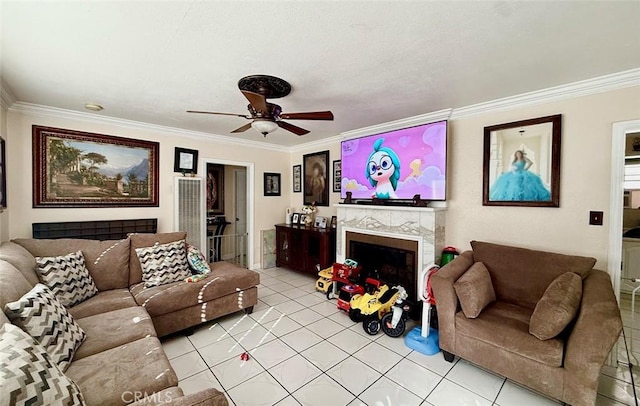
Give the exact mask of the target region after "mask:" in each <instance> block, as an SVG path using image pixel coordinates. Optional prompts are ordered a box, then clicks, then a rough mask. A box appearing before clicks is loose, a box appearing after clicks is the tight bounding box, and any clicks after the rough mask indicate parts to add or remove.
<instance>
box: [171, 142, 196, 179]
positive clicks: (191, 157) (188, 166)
mask: <svg viewBox="0 0 640 406" xmlns="http://www.w3.org/2000/svg"><path fill="white" fill-rule="evenodd" d="M173 171H174V172H181V173H198V151H197V150H195V149H186V148H180V147H176V149H175V156H174V159H173Z"/></svg>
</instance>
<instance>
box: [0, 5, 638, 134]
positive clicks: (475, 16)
mask: <svg viewBox="0 0 640 406" xmlns="http://www.w3.org/2000/svg"><path fill="white" fill-rule="evenodd" d="M0 4H1V5H0V7H1V18H2V21H1V23H2V31H1V33H2V39H1V41H2V42H1V54H0V57H1V64H0V69H1V72H0V73H1V74H2V77H3V78H4V80H5V81H6V82H7V83H8V84H9V86H10V87H11V89H12V90H13V92H14V93H15V94H16V96H17V99H18V100H19V101H23V102H30V103H37V104H43V105H48V106H54V107H59V108H65V109H71V110H79V111H84V109H83V105H84V103H86V102H90V101H91V102H97V103H101V104H103V105H104V106H105V110H104V111H103V112H101V113H98V114H101V115H106V116H112V117H118V118H124V119H130V120H137V121H142V122H148V123H154V124H160V125H168V126H172V127H179V128H184V129H189V130H195V131H204V132H208V133H214V134H223V135H229V132H230V131H231V130H233V129H235V128H237V127H239V126H241V125H243V124H244V123H245V121H244V120H243V119H241V118H233V117H223V116H217V117H216V116H198V115H192V114H187V113H185V110H186V109H194V110H214V111H222V112H236V113H242V114H244V113H246V104H247V102H246V100H245V99H244V98H243V96H242V95H241V93H240V92H239V90H238V88H237V85H236V84H237V81H238V79H239V78H241V77H242V76H245V75H249V74H258V73H264V74H270V75H275V76H279V77H282V78H284V79H286V80H288V81H289V82H290V83H291V85H292V86H293V91H292V93H291V95H289V96H287V97H286V98H283V99H278V100H275V101H276V102H277V103H278V104H280V105H281V106H282V107H283V111H285V112H298V111H313V110H325V109H330V110H332V111H333V113H334V115H335V121H333V122H313V121H298V120H296V121H291V122H292V123H294V124H296V125H300V126H302V127H305V128H307V129H309V130H311V133H310V134H308V135H306V136H304V137H297V136H295V135H293V134H291V133H289V132H287V131H284V130H282V129H280V130H278V131H276V132H275V133H272V134H270V135H269V136H268V138H267V141H268V142H272V143H274V144H282V145H295V144H298V143H301V142H308V141H314V140H318V139H321V138H324V137H328V136H333V135H336V134H339V133H340V132H343V131H348V130H352V129H356V128H360V127H364V126H369V125H373V124H377V123H381V122H386V121H391V120H396V119H401V118H404V117H409V116H413V115H417V114H423V113H428V112H431V111H436V110H441V109H444V108H450V107H453V108H455V107H462V106H467V105H471V104H475V103H479V102H483V101H488V100H494V99H497V98H502V97H507V96H512V95H516V94H520V93H524V92H529V91H533V90H539V89H543V88H547V87H551V86H556V85H560V84H564V83H569V82H574V81H578V80H583V79H588V78H593V77H597V76H601V75H605V74H609V73H614V72H620V71H624V70H627V69H632V68H637V67H640V2H639V1H632V2H609V1H603V2H507V1H501V2H495V1H484V2H448V1H447V2H426V1H423V2H396V1H387V2H361V1H360V2H346V1H342V2H328V1H327V2H284V1H276V2H246V1H239V2H218V1H215V2H214V1H197V2H187V1H174V2H168V1H155V2H147V1H145V2H143V1H140V2H133V1H119V2H116V1H101V2H97V1H85V2H78V1H68V2H67V1H65V2H62V1H48V2H41V1H38V2H35V1H6V0H4V1H2V2H1V3H0ZM237 136H238V137H242V138H245V139H250V140H260V141H262V140H263V138H262V135H260V134H259V133H257V132H256V131H253V130H249V131H247V132H245V133H243V134H239V135H237Z"/></svg>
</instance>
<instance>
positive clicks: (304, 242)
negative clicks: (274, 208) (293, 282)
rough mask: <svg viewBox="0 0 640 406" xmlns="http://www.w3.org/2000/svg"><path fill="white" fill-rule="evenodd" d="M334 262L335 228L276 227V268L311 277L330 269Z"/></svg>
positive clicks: (285, 225) (284, 225)
mask: <svg viewBox="0 0 640 406" xmlns="http://www.w3.org/2000/svg"><path fill="white" fill-rule="evenodd" d="M335 260H336V230H335V228H327V229H318V228H306V227H302V226H294V225H287V224H277V225H276V266H280V267H284V268H291V269H295V270H297V271H303V272H307V273H311V274H314V275H315V274H317V272H318V271H316V265H320V269H324V268H327V267H329V266H331V265H332V264H333V263H334V262H335Z"/></svg>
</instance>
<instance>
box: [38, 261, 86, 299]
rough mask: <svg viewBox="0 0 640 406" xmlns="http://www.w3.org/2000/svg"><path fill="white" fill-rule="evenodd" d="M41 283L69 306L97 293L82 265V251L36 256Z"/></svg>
mask: <svg viewBox="0 0 640 406" xmlns="http://www.w3.org/2000/svg"><path fill="white" fill-rule="evenodd" d="M36 263H37V264H38V274H39V275H40V280H41V281H42V283H44V284H45V285H47V286H48V287H49V289H51V291H52V292H53V293H54V294H55V295H56V296H57V297H58V300H60V303H62V304H63V305H64V306H66V307H69V306H73V305H75V304H78V303H80V302H82V301H85V300H87V299H89V298H90V297H91V296H95V295H96V294H97V293H98V289H97V288H96V284H95V283H94V282H93V278H92V277H91V275H89V270H88V269H87V267H86V266H85V265H84V256H83V255H82V251H78V252H74V253H71V254H67V255H62V256H59V257H36Z"/></svg>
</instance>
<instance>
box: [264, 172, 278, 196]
mask: <svg viewBox="0 0 640 406" xmlns="http://www.w3.org/2000/svg"><path fill="white" fill-rule="evenodd" d="M264 195H265V196H280V174H279V173H270V172H265V174H264Z"/></svg>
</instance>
